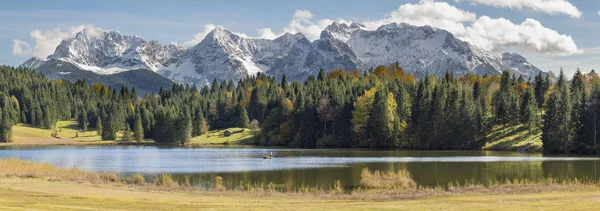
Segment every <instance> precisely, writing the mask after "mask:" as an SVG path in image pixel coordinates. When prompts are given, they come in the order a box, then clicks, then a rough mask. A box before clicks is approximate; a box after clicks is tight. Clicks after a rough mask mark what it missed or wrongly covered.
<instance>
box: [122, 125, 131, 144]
mask: <svg viewBox="0 0 600 211" xmlns="http://www.w3.org/2000/svg"><path fill="white" fill-rule="evenodd" d="M132 140H133V136H132V135H131V129H130V128H129V125H126V126H125V130H124V131H123V141H126V142H129V141H132Z"/></svg>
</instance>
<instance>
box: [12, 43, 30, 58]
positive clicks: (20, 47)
mask: <svg viewBox="0 0 600 211" xmlns="http://www.w3.org/2000/svg"><path fill="white" fill-rule="evenodd" d="M31 52H32V49H31V46H30V45H29V43H27V42H25V41H23V40H18V39H14V40H13V50H12V55H15V56H27V55H30V54H31Z"/></svg>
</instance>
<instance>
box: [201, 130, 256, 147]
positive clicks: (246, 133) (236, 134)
mask: <svg viewBox="0 0 600 211" xmlns="http://www.w3.org/2000/svg"><path fill="white" fill-rule="evenodd" d="M229 130H230V131H231V132H233V134H232V135H231V136H229V137H225V136H224V135H223V132H224V131H225V130H212V131H209V132H208V134H204V135H201V136H198V137H194V138H192V141H191V142H190V145H235V144H237V143H238V142H240V141H244V140H247V139H251V138H252V137H254V135H253V133H252V131H250V129H247V128H229Z"/></svg>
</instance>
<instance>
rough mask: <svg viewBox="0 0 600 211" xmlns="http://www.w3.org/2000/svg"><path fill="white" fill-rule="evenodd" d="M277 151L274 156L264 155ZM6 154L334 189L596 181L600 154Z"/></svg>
mask: <svg viewBox="0 0 600 211" xmlns="http://www.w3.org/2000/svg"><path fill="white" fill-rule="evenodd" d="M268 152H273V154H274V156H275V158H274V159H268V160H265V159H262V155H263V154H265V153H268ZM0 157H17V158H21V159H26V160H33V161H39V162H48V163H51V164H53V165H56V166H59V167H65V168H68V167H73V166H76V167H78V168H81V169H85V170H90V171H102V172H106V171H114V172H117V173H121V174H133V173H142V174H144V175H146V176H147V177H148V178H152V177H153V176H154V175H156V174H158V173H162V172H168V173H171V174H173V176H174V178H175V179H178V180H180V181H184V180H185V177H186V176H187V177H189V179H190V182H191V183H192V184H195V185H202V184H206V183H207V181H212V180H213V178H214V177H215V176H221V177H223V178H224V181H225V183H226V185H227V186H230V187H233V186H238V185H239V184H247V183H249V182H258V183H267V182H273V183H277V184H287V185H288V187H297V186H303V185H304V186H316V185H318V186H320V187H324V188H327V187H329V185H330V184H332V182H333V181H335V180H341V182H342V184H344V185H345V186H346V187H347V188H353V187H357V186H358V185H359V182H360V174H361V171H362V169H363V168H369V169H372V170H389V171H397V170H403V169H405V170H408V171H409V172H411V173H412V175H413V176H414V179H415V181H416V182H417V184H419V185H423V186H436V185H446V184H448V183H449V182H459V183H464V182H470V183H472V182H477V183H487V182H488V181H490V180H505V179H516V178H520V179H522V178H527V179H541V178H545V177H549V176H552V177H560V178H594V179H597V169H598V164H599V163H598V159H597V158H591V157H564V156H562V157H561V156H559V157H544V156H542V155H541V154H520V153H515V152H486V151H403V150H389V151H378V150H355V149H276V148H271V149H266V148H249V147H242V148H202V147H200V148H198V147H168V148H162V147H155V146H85V147H74V146H63V147H34V148H31V147H4V148H0Z"/></svg>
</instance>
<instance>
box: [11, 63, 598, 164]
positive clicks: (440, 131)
mask: <svg viewBox="0 0 600 211" xmlns="http://www.w3.org/2000/svg"><path fill="white" fill-rule="evenodd" d="M598 79H599V77H598V75H597V74H596V73H595V72H593V71H592V72H591V73H588V74H582V73H581V72H580V71H577V73H576V74H575V75H574V76H573V79H572V80H570V81H568V80H567V78H566V77H565V75H564V74H563V73H562V71H561V74H560V75H559V76H558V78H557V79H556V78H555V77H554V76H552V75H551V74H543V73H541V72H540V73H539V74H538V75H535V76H532V77H530V78H527V79H525V78H523V77H518V78H517V77H515V76H514V75H510V74H509V73H508V72H503V73H502V74H501V75H489V76H478V75H474V74H466V75H463V76H460V77H456V76H454V75H453V74H452V73H447V74H445V75H443V76H441V77H436V76H435V75H427V76H426V77H424V78H421V79H419V80H417V79H415V78H414V77H413V76H412V75H411V74H407V73H405V72H404V71H403V69H402V68H401V67H399V66H398V65H397V64H391V65H388V66H378V67H376V68H374V69H370V70H367V71H365V72H363V73H361V72H358V71H345V70H333V71H331V72H329V73H326V72H325V71H323V70H321V71H320V72H319V74H318V75H317V76H310V77H308V79H307V80H305V81H304V82H303V83H301V82H298V81H292V82H289V81H287V79H286V76H285V75H284V76H283V77H282V78H281V79H280V80H277V79H276V78H274V77H270V76H267V75H264V74H260V73H259V74H257V75H254V76H250V77H248V78H245V79H242V80H239V81H237V82H233V81H223V82H219V81H216V80H215V81H213V82H212V84H210V86H209V85H207V86H204V87H196V86H188V85H181V84H175V85H173V87H171V88H170V89H163V88H161V90H160V91H159V92H158V93H156V94H155V93H152V94H146V95H144V96H143V97H140V96H138V95H137V93H136V90H135V87H132V88H131V89H129V88H128V87H121V89H119V90H117V89H112V88H109V87H104V86H103V85H102V84H93V85H91V86H90V85H88V84H86V82H85V81H75V82H69V81H62V80H48V79H46V78H45V77H44V76H43V75H42V74H40V73H36V72H35V71H33V70H30V69H25V68H15V67H9V66H2V67H0V106H1V108H2V110H1V113H0V141H10V140H11V126H12V125H15V124H18V123H22V124H28V125H31V126H34V127H38V128H46V129H52V128H53V127H54V125H55V123H56V122H57V121H58V120H67V119H76V120H77V121H78V123H79V127H80V129H81V130H83V131H87V130H96V131H98V133H99V134H100V135H101V137H102V139H103V140H115V139H116V138H117V134H123V135H122V138H123V140H129V141H133V140H137V141H141V140H143V139H153V140H154V141H156V142H158V143H169V144H187V143H189V141H190V140H191V138H192V137H196V136H200V135H203V134H206V133H207V131H208V130H209V129H211V130H213V129H224V128H231V127H242V128H248V127H249V126H250V124H251V122H252V124H254V125H257V126H258V127H259V129H258V131H256V132H255V133H256V134H255V143H254V144H260V145H276V146H290V147H362V148H414V149H439V150H443V149H447V150H450V149H481V148H482V147H483V146H484V145H485V143H486V135H487V134H488V133H489V132H490V130H491V129H492V128H493V127H495V126H499V125H508V126H514V125H522V127H524V128H526V129H527V130H529V131H531V132H532V133H535V132H537V131H540V130H541V131H542V134H543V135H542V141H543V143H544V151H546V152H550V153H579V154H595V153H597V151H598V150H597V142H596V137H597V131H598V128H599V126H598V124H597V123H598V120H599V119H600V118H598V117H600V104H599V103H600V89H599V88H600V87H599V86H598V85H599V84H600V83H599V82H600V80H598ZM555 81H556V82H555Z"/></svg>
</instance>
